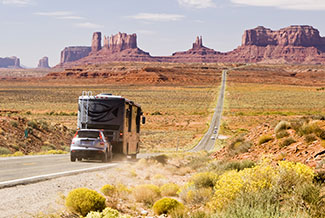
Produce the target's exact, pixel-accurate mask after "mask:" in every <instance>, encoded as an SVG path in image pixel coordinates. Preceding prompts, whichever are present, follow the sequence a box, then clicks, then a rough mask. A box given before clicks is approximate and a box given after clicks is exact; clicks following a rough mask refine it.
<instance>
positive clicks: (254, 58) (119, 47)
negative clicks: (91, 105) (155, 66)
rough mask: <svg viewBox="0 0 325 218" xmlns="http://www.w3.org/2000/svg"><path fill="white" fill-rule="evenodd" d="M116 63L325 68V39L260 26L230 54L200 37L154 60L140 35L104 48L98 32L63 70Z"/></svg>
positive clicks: (65, 57)
mask: <svg viewBox="0 0 325 218" xmlns="http://www.w3.org/2000/svg"><path fill="white" fill-rule="evenodd" d="M113 61H138V62H180V63H183V62H200V63H209V62H225V63H229V62H237V63H258V62H262V63H293V64H325V37H321V36H320V34H319V31H318V30H317V29H315V28H313V27H311V26H290V27H287V28H283V29H280V30H277V31H273V30H271V29H268V28H265V27H262V26H259V27H257V28H255V29H250V30H246V31H245V32H244V34H243V37H242V44H241V46H239V47H238V48H236V49H234V50H233V51H230V52H218V51H215V50H213V49H210V48H207V47H205V46H203V42H202V37H197V39H196V41H195V42H194V43H193V46H192V48H191V49H189V50H187V51H184V52H175V53H173V54H172V55H171V56H165V57H152V56H150V54H149V53H148V52H144V51H143V50H141V49H139V48H138V47H137V36H136V34H131V35H128V34H126V33H118V34H116V35H112V36H111V37H108V36H107V37H106V36H104V43H103V46H102V35H101V33H100V32H95V33H94V34H93V39H92V44H91V47H67V48H65V49H64V50H63V51H62V53H61V63H60V65H59V66H61V67H68V66H74V65H85V64H99V63H106V62H113Z"/></svg>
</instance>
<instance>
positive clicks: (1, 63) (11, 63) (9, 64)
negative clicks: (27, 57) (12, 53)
mask: <svg viewBox="0 0 325 218" xmlns="http://www.w3.org/2000/svg"><path fill="white" fill-rule="evenodd" d="M0 68H21V66H20V59H19V58H17V57H10V58H8V57H7V58H0Z"/></svg>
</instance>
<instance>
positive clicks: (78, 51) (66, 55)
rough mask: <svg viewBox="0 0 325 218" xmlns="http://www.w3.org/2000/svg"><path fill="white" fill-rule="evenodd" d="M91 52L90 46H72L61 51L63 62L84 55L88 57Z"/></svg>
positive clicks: (71, 60)
mask: <svg viewBox="0 0 325 218" xmlns="http://www.w3.org/2000/svg"><path fill="white" fill-rule="evenodd" d="M90 52H91V47H89V46H71V47H66V48H65V49H63V51H61V61H60V63H61V64H64V63H69V62H74V61H77V60H79V59H81V58H83V57H87V56H88V55H89V53H90Z"/></svg>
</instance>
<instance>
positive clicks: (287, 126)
mask: <svg viewBox="0 0 325 218" xmlns="http://www.w3.org/2000/svg"><path fill="white" fill-rule="evenodd" d="M290 128H291V124H290V123H289V122H288V121H284V120H282V121H280V122H279V123H278V124H277V125H276V126H275V128H274V132H275V133H278V132H280V131H282V130H287V129H290Z"/></svg>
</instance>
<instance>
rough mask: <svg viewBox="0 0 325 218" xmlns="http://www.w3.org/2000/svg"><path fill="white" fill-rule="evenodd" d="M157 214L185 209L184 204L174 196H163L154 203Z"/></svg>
mask: <svg viewBox="0 0 325 218" xmlns="http://www.w3.org/2000/svg"><path fill="white" fill-rule="evenodd" d="M153 210H154V212H155V214H157V215H161V214H169V213H171V212H172V211H173V210H184V205H183V204H182V203H180V202H178V201H177V200H175V199H173V198H162V199H160V200H158V201H156V202H155V204H154V205H153Z"/></svg>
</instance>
